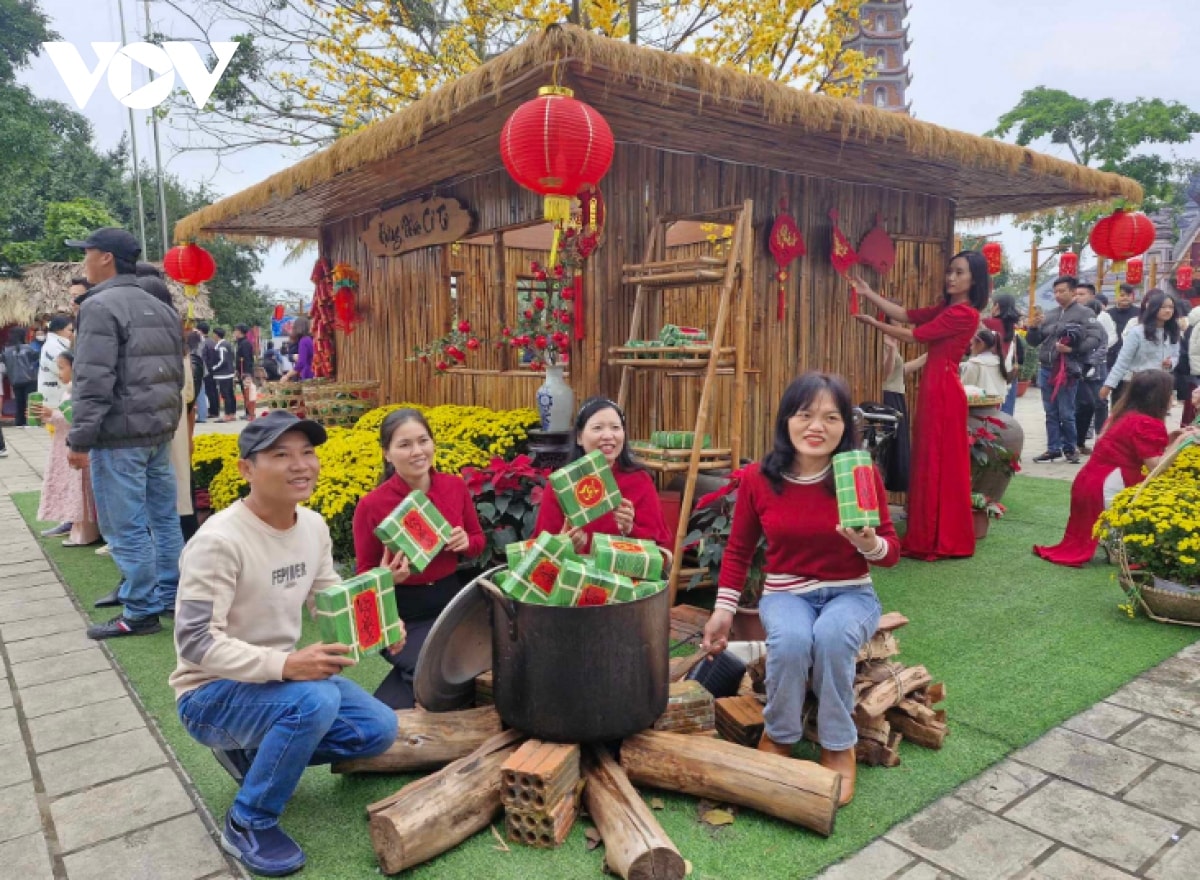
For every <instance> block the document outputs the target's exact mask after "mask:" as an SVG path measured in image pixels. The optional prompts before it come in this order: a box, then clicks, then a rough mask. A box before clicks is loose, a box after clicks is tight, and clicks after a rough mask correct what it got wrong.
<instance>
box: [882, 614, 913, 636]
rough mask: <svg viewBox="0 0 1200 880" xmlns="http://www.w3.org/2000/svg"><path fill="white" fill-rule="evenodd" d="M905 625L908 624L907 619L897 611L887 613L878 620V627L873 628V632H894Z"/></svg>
mask: <svg viewBox="0 0 1200 880" xmlns="http://www.w3.org/2000/svg"><path fill="white" fill-rule="evenodd" d="M906 623H908V618H907V617H905V616H904V615H903V614H901V613H900V612H899V611H889V612H888V613H887V614H885V615H883V616H882V617H880V618H879V626H877V627H875V632H877V633H880V632H894V631H895V630H898V629H900V627H902V626H904V625H905V624H906Z"/></svg>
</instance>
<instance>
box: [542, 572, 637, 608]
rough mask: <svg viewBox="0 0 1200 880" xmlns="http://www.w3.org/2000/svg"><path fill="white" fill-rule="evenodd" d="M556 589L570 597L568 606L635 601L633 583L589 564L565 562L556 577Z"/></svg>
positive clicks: (621, 576) (619, 575)
mask: <svg viewBox="0 0 1200 880" xmlns="http://www.w3.org/2000/svg"><path fill="white" fill-rule="evenodd" d="M558 588H559V589H560V590H564V591H566V592H568V593H569V594H570V597H571V601H570V602H569V603H564V604H571V605H577V606H579V607H581V608H582V607H585V606H588V605H609V604H612V603H615V602H632V601H633V600H634V599H637V598H638V596H637V588H636V587H635V586H634V585H633V581H632V580H630V579H629V578H627V577H625V576H624V575H621V574H614V573H613V572H611V571H601V570H600V569H598V568H596V567H595V566H593V565H591V564H590V563H588V562H586V561H584V562H568V563H566V564H564V565H563V567H562V571H561V572H560V573H559V575H558Z"/></svg>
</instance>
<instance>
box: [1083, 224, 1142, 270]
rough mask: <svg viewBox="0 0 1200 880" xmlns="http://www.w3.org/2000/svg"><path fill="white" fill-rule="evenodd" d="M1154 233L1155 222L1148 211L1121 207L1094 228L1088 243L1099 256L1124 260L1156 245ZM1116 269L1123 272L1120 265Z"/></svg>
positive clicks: (1113, 259) (1120, 261) (1116, 260)
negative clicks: (1123, 209)
mask: <svg viewBox="0 0 1200 880" xmlns="http://www.w3.org/2000/svg"><path fill="white" fill-rule="evenodd" d="M1154 234H1155V233H1154V223H1153V222H1152V221H1151V220H1150V218H1149V217H1147V216H1146V215H1145V214H1143V213H1141V212H1140V211H1135V212H1133V213H1129V212H1127V211H1122V210H1117V211H1114V212H1113V213H1112V214H1111V215H1109V216H1108V217H1104V218H1102V219H1101V220H1100V221H1099V222H1098V223H1097V224H1096V225H1095V227H1093V229H1092V233H1091V235H1090V236H1088V243H1089V244H1090V245H1091V246H1092V250H1094V251H1095V252H1096V254H1097V255H1099V256H1101V257H1104V258H1105V259H1109V260H1112V261H1113V262H1114V263H1123V262H1124V261H1125V260H1128V259H1129V258H1130V257H1136V256H1138V255H1139V254H1144V253H1145V252H1146V251H1148V250H1149V249H1150V245H1152V244H1154ZM1113 269H1114V270H1115V271H1120V267H1119V266H1114V267H1113Z"/></svg>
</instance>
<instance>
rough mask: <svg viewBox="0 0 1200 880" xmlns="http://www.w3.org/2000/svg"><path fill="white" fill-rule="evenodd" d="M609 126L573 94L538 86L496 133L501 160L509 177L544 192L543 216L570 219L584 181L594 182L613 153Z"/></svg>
mask: <svg viewBox="0 0 1200 880" xmlns="http://www.w3.org/2000/svg"><path fill="white" fill-rule="evenodd" d="M613 149H614V144H613V134H612V129H610V128H609V127H608V123H607V122H606V121H605V119H604V117H603V116H601V115H600V114H599V113H597V112H596V110H594V109H593V108H592V107H591V106H589V105H587V104H585V103H583V102H582V101H577V100H575V93H574V92H572V91H571V90H570V89H566V88H561V87H559V86H543V87H542V88H541V89H539V90H538V96H537V97H536V98H534V99H533V100H532V101H527V102H525V103H524V104H522V105H521V106H520V107H518V108H517V109H516V110H515V111H513V114H512V116H510V117H508V121H507V122H505V123H504V128H503V130H501V132H500V158H501V159H503V160H504V167H505V168H506V169H508V173H509V174H510V175H512V178H513V180H515V181H516V182H517V183H519V184H521V186H523V187H525V188H526V189H531V190H533V191H534V192H536V193H541V194H542V195H543V196H545V201H544V216H545V218H546V219H547V220H550V221H552V222H555V223H560V222H565V221H567V220H569V219H570V217H571V200H572V198H574V197H575V195H576V194H577V193H578V192H579V190H580V189H581V188H582V187H583V185H584V184H587V183H590V184H597V183H599V182H600V179H601V178H602V177H604V175H605V174H606V173H607V172H608V168H609V165H611V164H612V157H613Z"/></svg>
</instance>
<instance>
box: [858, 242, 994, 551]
mask: <svg viewBox="0 0 1200 880" xmlns="http://www.w3.org/2000/svg"><path fill="white" fill-rule="evenodd" d="M850 280H851V283H853V284H854V287H855V289H856V290H857V291H858V292H859V293H860V294H862V295H863V296H865V297H866V298H867V299H868V300H869V301H870V302H871V303H872V304H873V305H874V306H876V307H877V308H878V309H879V310H880V311H882V312H883V313H884V314H885V315H887V316H888V317H889V318H890V319H891V320H892V321H896V322H899V323H901V324H914V325H916V326H915V327H913V329H911V330H910V329H909V328H907V327H898V326H896V324H885V323H884V322H882V321H880V320H878V319H876V318H874V317H872V316H870V315H866V314H861V315H855V316H854V317H855V318H857V319H858V320H859V321H862V322H863V323H864V324H868V325H870V326H872V327H876V328H878V329H879V330H880V331H881V332H882V333H885V334H886V335H888V336H891V337H894V338H896V339H899V340H901V341H903V342H919V343H921V344H922V345H925V346H927V347H928V355H929V359H928V360H927V361H926V363H925V369H924V370H923V371H922V372H921V382H920V385H919V387H918V389H917V411H916V418H915V423H916V429H915V431H914V433H913V453H912V464H911V474H912V478H911V480H910V482H909V490H908V531H907V532H906V533H905V535H904V555H905V556H911V557H913V558H914V559H924V560H927V561H932V560H934V559H947V558H951V557H956V556H973V555H974V553H975V529H974V526H973V525H972V522H971V447H970V439H969V435H968V434H967V395H966V392H964V391H963V387H962V383H961V382H960V381H959V378H958V363H959V361H961V360H962V358H963V355H964V354H966V351H967V347H968V346H969V345H970V344H971V339H972V337H974V335H975V331H976V330H978V329H979V314H980V311H981V310H982V309H983V308H984V306H986V305H987V302H988V274H987V260H985V259H984V258H983V255H982V254H979V253H976V252H975V251H963V252H962V253H960V254H958V255H957V256H955V257H954V259H952V260H951V261H950V265H949V266H948V267H947V269H946V292H945V296H944V297H943V300H942V303H941V304H940V305H936V306H929V307H927V308H923V309H906V308H904V307H903V306H900V305H897V304H896V303H894V302H892V301H891V300H887V299H884V298H883V297H882V296H880V295H879V294H878V293H876V292H875V291H873V290H872V289H871V288H870V286H869V285H868V284H867V283H866V281H864V280H863V278H862V276H860V275H855V276H852V277H851V279H850Z"/></svg>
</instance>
